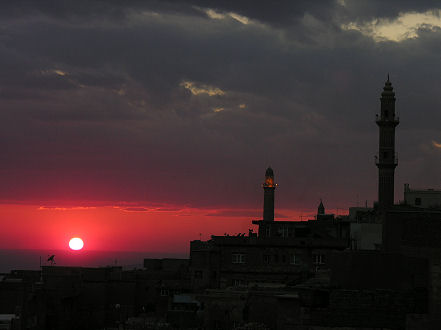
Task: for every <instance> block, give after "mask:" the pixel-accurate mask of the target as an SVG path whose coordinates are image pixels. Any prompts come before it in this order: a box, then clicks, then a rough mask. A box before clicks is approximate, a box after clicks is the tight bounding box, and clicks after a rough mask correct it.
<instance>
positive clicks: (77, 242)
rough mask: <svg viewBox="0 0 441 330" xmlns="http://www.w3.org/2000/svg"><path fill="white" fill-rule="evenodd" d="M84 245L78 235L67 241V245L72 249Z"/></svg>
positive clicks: (77, 248)
mask: <svg viewBox="0 0 441 330" xmlns="http://www.w3.org/2000/svg"><path fill="white" fill-rule="evenodd" d="M83 246H84V243H83V240H82V239H81V238H79V237H74V238H71V239H70V241H69V247H70V248H71V249H72V250H81V249H82V248H83Z"/></svg>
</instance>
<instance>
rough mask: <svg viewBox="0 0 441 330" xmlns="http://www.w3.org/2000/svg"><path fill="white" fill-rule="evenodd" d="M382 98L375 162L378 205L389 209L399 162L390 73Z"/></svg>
mask: <svg viewBox="0 0 441 330" xmlns="http://www.w3.org/2000/svg"><path fill="white" fill-rule="evenodd" d="M380 100H381V114H380V115H378V114H377V119H376V122H377V125H378V127H379V128H380V141H379V150H378V156H376V157H375V158H376V159H375V162H376V164H377V167H378V206H379V207H380V209H387V208H389V207H390V206H392V205H393V204H394V172H395V167H396V166H397V164H398V160H397V157H396V155H395V127H396V126H397V125H398V124H399V119H398V117H396V116H395V93H394V91H393V87H392V83H391V82H390V81H389V75H387V81H386V83H385V85H384V88H383V92H382V93H381V98H380Z"/></svg>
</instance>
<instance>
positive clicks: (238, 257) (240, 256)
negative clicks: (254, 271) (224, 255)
mask: <svg viewBox="0 0 441 330" xmlns="http://www.w3.org/2000/svg"><path fill="white" fill-rule="evenodd" d="M231 262H232V263H233V264H244V263H245V254H244V253H233V254H232V255H231Z"/></svg>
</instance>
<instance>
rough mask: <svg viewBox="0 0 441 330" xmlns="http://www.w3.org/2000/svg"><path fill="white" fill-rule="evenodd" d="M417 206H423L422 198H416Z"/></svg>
mask: <svg viewBox="0 0 441 330" xmlns="http://www.w3.org/2000/svg"><path fill="white" fill-rule="evenodd" d="M415 205H421V198H419V197H417V198H415Z"/></svg>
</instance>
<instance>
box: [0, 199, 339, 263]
mask: <svg viewBox="0 0 441 330" xmlns="http://www.w3.org/2000/svg"><path fill="white" fill-rule="evenodd" d="M340 211H341V210H340ZM277 213H279V212H276V218H277ZM279 214H280V218H279V219H280V220H300V219H303V220H306V219H308V218H309V219H311V218H312V217H313V214H314V211H309V212H308V211H295V210H280V213H279ZM260 216H261V210H252V209H196V208H162V209H160V208H150V209H149V208H143V207H122V206H97V207H54V206H50V207H46V206H40V205H32V204H0V224H1V228H2V230H1V231H0V249H47V250H55V249H57V250H64V249H68V242H69V239H70V238H72V237H81V238H82V239H83V240H84V244H85V245H84V250H85V251H87V250H89V251H141V252H152V253H158V254H160V253H161V252H163V253H187V252H188V251H189V241H191V240H196V239H199V238H202V239H203V240H207V239H209V238H210V236H211V235H223V234H224V233H228V234H230V235H235V234H237V233H248V229H254V230H256V226H255V225H252V224H251V221H252V220H253V219H258V218H259V217H260Z"/></svg>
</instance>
